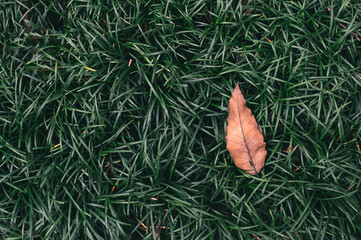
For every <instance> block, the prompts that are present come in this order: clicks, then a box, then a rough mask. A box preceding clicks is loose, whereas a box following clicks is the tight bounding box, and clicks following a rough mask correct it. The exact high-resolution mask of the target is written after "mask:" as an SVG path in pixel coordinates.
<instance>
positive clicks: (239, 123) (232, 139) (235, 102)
mask: <svg viewBox="0 0 361 240" xmlns="http://www.w3.org/2000/svg"><path fill="white" fill-rule="evenodd" d="M228 108H229V112H228V118H227V123H228V124H227V137H226V140H227V149H228V151H229V153H230V154H231V157H232V159H233V161H234V163H235V164H236V166H237V167H239V168H240V169H242V170H244V171H247V172H248V173H249V174H252V175H255V174H258V173H259V171H260V170H261V169H262V167H263V165H264V161H265V159H266V155H267V151H266V143H265V142H264V140H263V135H262V133H261V131H260V130H259V128H258V125H257V122H256V119H255V118H254V116H253V114H252V112H251V110H250V109H249V108H248V107H247V106H246V100H245V99H244V97H243V95H242V92H241V90H240V89H239V86H238V83H237V86H236V88H235V89H234V91H233V93H232V97H231V99H230V100H229V106H228Z"/></svg>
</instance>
